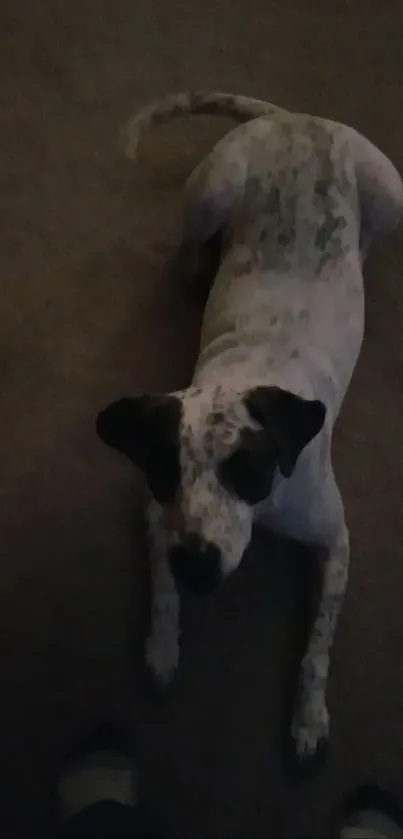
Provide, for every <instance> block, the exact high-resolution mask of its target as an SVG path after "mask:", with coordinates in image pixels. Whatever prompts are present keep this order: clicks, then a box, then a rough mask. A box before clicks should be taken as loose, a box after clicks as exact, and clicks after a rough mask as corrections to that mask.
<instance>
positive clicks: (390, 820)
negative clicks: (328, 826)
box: [337, 785, 403, 839]
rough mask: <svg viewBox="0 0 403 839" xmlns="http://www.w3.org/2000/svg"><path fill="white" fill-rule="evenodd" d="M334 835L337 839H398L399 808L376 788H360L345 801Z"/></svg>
mask: <svg viewBox="0 0 403 839" xmlns="http://www.w3.org/2000/svg"><path fill="white" fill-rule="evenodd" d="M337 835H338V836H339V837H340V839H400V838H401V837H403V812H402V808H401V806H400V804H399V802H398V801H397V800H396V799H395V798H394V797H393V796H392V795H389V794H388V793H386V792H384V791H383V790H381V789H380V788H379V787H377V786H372V785H371V786H369V785H368V786H364V787H361V788H360V789H359V790H358V791H357V792H356V793H355V794H354V795H353V796H352V798H351V799H350V801H348V802H347V805H346V807H345V809H344V814H343V816H342V819H341V826H340V825H339V828H338V832H337Z"/></svg>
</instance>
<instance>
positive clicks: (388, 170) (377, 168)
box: [349, 129, 403, 235]
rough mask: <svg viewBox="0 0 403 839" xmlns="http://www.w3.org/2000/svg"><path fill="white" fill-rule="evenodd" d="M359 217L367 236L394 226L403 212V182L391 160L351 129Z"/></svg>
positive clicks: (350, 144)
mask: <svg viewBox="0 0 403 839" xmlns="http://www.w3.org/2000/svg"><path fill="white" fill-rule="evenodd" d="M350 132H351V134H350V140H349V147H350V150H351V152H352V156H353V160H354V164H355V174H356V178H357V187H358V197H359V200H360V210H361V219H362V224H363V226H364V228H366V229H367V231H368V233H369V234H370V235H372V234H375V233H388V232H390V231H391V230H394V228H395V227H397V225H398V223H399V220H400V218H401V216H402V213H403V184H402V179H401V177H400V175H399V172H398V171H397V169H396V168H395V167H394V165H393V163H392V162H391V161H390V160H389V158H387V157H386V155H384V154H383V153H382V152H381V151H380V150H379V149H378V148H377V147H376V146H374V145H373V143H371V142H370V141H369V140H367V139H366V137H363V136H362V134H359V133H358V131H354V130H353V129H350Z"/></svg>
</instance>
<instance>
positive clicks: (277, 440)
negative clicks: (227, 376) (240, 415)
mask: <svg viewBox="0 0 403 839" xmlns="http://www.w3.org/2000/svg"><path fill="white" fill-rule="evenodd" d="M245 404H246V407H247V409H248V411H249V413H250V415H251V417H252V418H253V419H254V420H256V422H258V423H259V424H260V425H262V426H263V428H264V430H265V431H266V432H267V434H268V435H269V437H270V439H271V440H272V441H273V445H274V446H275V449H276V454H277V458H278V464H279V468H280V471H281V472H282V474H283V475H284V476H285V477H286V478H289V477H290V475H291V474H292V472H293V470H294V468H295V464H296V462H297V460H298V457H299V455H300V454H301V452H302V449H304V448H305V446H307V445H308V443H310V441H311V440H313V438H314V437H316V435H317V434H319V431H320V430H321V429H322V427H323V423H324V421H325V416H326V408H325V406H324V404H323V402H320V401H319V400H318V399H313V400H308V399H303V398H302V397H301V396H296V395H295V394H294V393H290V392H289V391H287V390H282V389H281V388H279V387H264V386H260V387H255V388H253V390H250V391H249V393H248V394H247V396H246V398H245Z"/></svg>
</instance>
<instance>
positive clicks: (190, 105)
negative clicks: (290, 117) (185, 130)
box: [124, 92, 282, 160]
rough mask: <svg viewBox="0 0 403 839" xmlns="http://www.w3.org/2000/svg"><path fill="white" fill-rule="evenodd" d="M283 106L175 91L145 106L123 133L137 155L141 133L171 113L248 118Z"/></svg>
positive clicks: (127, 147)
mask: <svg viewBox="0 0 403 839" xmlns="http://www.w3.org/2000/svg"><path fill="white" fill-rule="evenodd" d="M281 112H282V109H281V108H277V107H276V106H275V105H270V103H269V102H264V101H263V100H262V99H252V98H250V97H249V96H238V95H234V94H232V93H218V92H217V93H216V92H213V93H175V94H173V95H171V96H167V97H166V98H165V99H161V100H160V101H159V102H155V103H153V104H152V105H147V106H146V107H145V108H142V109H141V110H140V111H139V112H138V113H137V114H136V115H135V116H134V117H132V119H131V120H129V122H128V124H127V126H126V128H125V133H124V148H125V152H126V154H127V156H128V157H130V158H131V159H132V160H134V159H135V157H136V154H137V147H138V144H139V140H140V135H141V133H142V132H143V130H145V129H147V128H149V127H150V125H151V124H152V123H153V122H165V121H166V120H168V119H170V118H171V117H182V116H185V115H186V114H219V115H220V116H227V117H233V118H234V119H236V120H237V121H238V122H248V121H249V120H251V119H255V117H259V116H263V115H265V114H278V113H281Z"/></svg>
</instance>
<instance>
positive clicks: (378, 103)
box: [0, 0, 403, 839]
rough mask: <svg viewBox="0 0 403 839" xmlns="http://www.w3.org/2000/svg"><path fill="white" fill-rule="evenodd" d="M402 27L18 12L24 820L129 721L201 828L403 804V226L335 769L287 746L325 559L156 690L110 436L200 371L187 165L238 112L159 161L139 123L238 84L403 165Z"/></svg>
mask: <svg viewBox="0 0 403 839" xmlns="http://www.w3.org/2000/svg"><path fill="white" fill-rule="evenodd" d="M402 27H403V7H402V3H401V0H386V1H385V2H383V3H380V2H377V0H373V1H372V2H364V0H349V1H348V0H344V1H343V2H339V3H333V2H330V0H309V2H306V3H303V2H299V0H284V2H276V0H255V2H253V0H252V2H250V0H249V2H245V0H194V2H189V0H170V2H168V0H148V2H145V1H144V2H142V0H137V2H136V0H113V2H112V0H97V2H94V0H69V2H67V0H37V2H32V0H18V2H17V0H3V2H2V4H1V7H0V33H1V36H0V37H1V46H0V67H1V86H0V97H1V109H0V112H1V135H0V142H1V146H2V150H1V159H0V166H1V190H0V208H1V237H2V244H1V251H0V253H1V284H2V286H1V305H0V364H1V387H0V394H1V396H0V398H1V412H0V469H1V484H0V486H1V506H0V528H1V553H0V557H1V578H0V666H1V676H2V684H1V692H0V711H1V713H0V738H1V752H0V755H1V770H2V771H1V785H0V795H1V806H0V834H1V835H2V836H3V835H8V834H10V835H14V836H16V835H21V832H22V831H24V830H25V831H27V832H29V830H30V829H31V828H30V825H31V824H32V820H33V819H34V818H37V817H38V816H39V815H41V813H43V814H45V813H46V799H47V796H48V794H49V791H50V789H51V785H52V781H53V779H54V775H55V771H56V766H57V761H58V760H59V758H60V755H61V753H62V752H63V750H64V749H65V748H66V747H67V746H68V745H69V743H70V742H71V740H72V738H74V737H75V736H76V735H77V734H79V733H80V732H81V731H82V729H83V728H85V727H86V726H88V725H90V724H91V722H92V721H93V720H94V719H97V718H99V717H104V716H112V717H113V718H116V719H121V720H126V721H127V722H128V723H129V724H130V725H131V726H132V728H133V730H134V731H136V732H137V738H138V749H139V763H140V767H141V776H142V781H143V790H144V795H145V798H146V800H147V802H148V803H152V804H153V805H154V807H155V809H156V811H157V813H158V815H159V816H160V817H161V818H162V819H163V820H164V821H165V822H166V823H167V824H168V825H169V826H170V828H171V830H172V831H173V833H174V835H177V836H178V837H189V836H192V837H227V839H228V837H248V839H250V837H256V839H257V837H261V839H264V837H270V836H272V835H276V836H278V835H283V836H288V837H290V836H302V835H309V836H323V835H324V833H325V832H326V831H327V830H328V825H329V823H330V821H331V814H332V811H333V809H334V807H335V806H337V802H338V801H339V800H340V796H341V795H342V794H343V793H344V792H345V791H347V790H348V789H350V788H351V787H352V786H353V785H355V784H356V783H358V782H360V781H362V780H366V779H367V778H373V779H378V780H379V781H380V782H381V783H383V784H384V785H386V786H388V787H390V788H391V789H393V790H395V791H396V792H397V793H398V794H403V784H402V778H403V652H402V651H403V611H402V603H403V562H402V553H403V546H402V544H403V513H402V510H403V443H402V417H403V366H402V365H403V350H402V346H403V343H402V335H403V285H402V284H403V277H402V276H401V274H402V271H401V264H402V255H403V250H402V241H401V237H400V240H399V236H398V235H396V236H395V237H392V238H391V239H390V240H388V241H386V242H384V243H381V244H379V245H378V246H377V248H376V249H375V250H374V251H373V252H372V255H371V259H370V261H369V264H368V269H367V272H366V273H367V277H366V280H367V282H366V285H367V335H366V342H365V347H364V350H363V353H362V357H361V360H360V363H359V366H358V369H357V372H356V375H355V377H354V381H353V385H352V387H351V390H350V393H349V396H348V400H347V402H346V405H345V409H344V412H343V415H342V418H341V421H340V424H339V427H338V435H337V440H336V444H335V460H336V467H337V471H338V474H339V476H340V481H341V484H342V488H343V491H344V496H345V501H346V506H347V511H348V519H349V522H350V526H351V533H352V541H353V568H352V573H351V584H350V589H349V595H348V598H347V602H346V606H345V609H344V612H343V617H342V620H341V622H340V628H339V632H338V635H337V643H336V645H335V650H334V656H333V669H332V679H331V689H330V697H329V699H330V706H331V711H332V754H331V756H330V758H329V762H328V764H327V766H326V767H325V768H324V769H323V770H322V771H321V772H320V773H318V774H317V775H316V776H315V777H312V778H310V779H307V780H306V781H305V782H303V783H301V782H294V781H293V782H290V781H289V780H287V777H286V774H285V772H284V768H283V764H282V758H281V734H282V726H283V717H284V710H285V705H286V693H287V685H288V682H289V680H290V678H291V677H292V674H293V672H294V668H295V666H296V649H297V641H298V634H299V633H300V631H301V630H300V620H301V602H300V601H301V598H300V590H301V588H302V589H303V588H304V584H303V579H304V575H303V573H302V568H301V567H299V562H298V556H297V555H295V554H294V553H291V552H289V551H287V550H286V549H285V548H284V547H283V548H282V549H281V550H279V551H273V549H272V547H271V546H270V545H266V544H265V543H264V542H261V541H259V539H258V540H257V543H256V546H255V550H254V551H252V554H251V556H250V557H249V558H248V559H247V560H245V563H244V565H243V567H242V568H241V570H240V572H239V574H238V575H235V576H234V577H233V579H232V580H231V581H229V582H228V586H227V587H225V588H224V589H223V591H222V592H221V593H220V594H219V596H217V598H216V599H215V600H212V601H211V602H209V603H208V604H206V605H205V606H204V607H200V610H198V612H197V614H196V613H193V614H191V615H189V617H188V624H189V629H188V635H187V639H186V642H185V650H184V659H183V668H182V671H181V673H180V676H179V678H178V681H177V683H176V685H175V687H174V688H173V690H172V695H171V698H170V699H169V701H168V702H167V703H166V704H165V705H161V706H158V705H157V706H156V705H152V704H151V703H150V702H149V700H148V699H147V698H146V696H145V695H144V692H143V688H142V681H141V677H140V669H139V663H140V656H139V651H140V644H141V638H142V631H143V626H142V625H143V618H144V614H145V611H146V606H145V604H146V598H147V583H146V572H145V563H144V544H143V537H142V531H141V524H140V511H139V502H138V501H136V498H137V497H138V491H137V484H136V479H135V478H133V476H132V472H131V470H130V467H129V466H128V465H126V464H125V463H124V462H123V461H122V462H121V461H120V460H119V459H118V458H117V457H116V458H115V457H114V456H113V454H112V453H110V452H109V451H107V450H106V448H104V447H103V446H102V445H101V444H100V443H99V442H98V440H97V439H96V437H95V434H94V431H93V419H94V416H95V414H96V412H97V410H98V409H99V407H101V406H103V405H104V404H105V403H106V402H107V401H108V400H110V399H113V398H115V397H116V396H120V395H122V394H123V393H125V392H129V391H130V390H134V389H135V390H138V389H142V388H147V389H156V388H161V389H168V388H173V387H178V386H183V385H185V384H186V383H187V382H188V380H189V376H190V372H191V369H192V363H193V360H194V357H195V352H196V347H197V340H198V325H199V314H198V312H197V311H196V310H195V309H194V308H192V307H191V305H190V304H189V303H188V302H186V301H185V300H184V299H183V298H182V296H181V295H180V293H179V292H178V288H177V287H176V286H175V284H172V285H171V284H170V283H169V282H167V280H166V279H164V274H163V269H164V266H165V264H166V261H167V259H168V258H169V257H170V255H172V253H173V250H174V248H175V244H176V242H177V238H178V230H179V218H180V216H179V209H180V194H181V187H182V183H183V181H184V178H185V176H186V174H187V173H188V172H189V170H190V169H191V167H192V165H194V164H195V163H196V162H197V160H198V159H199V157H200V156H201V155H202V154H203V153H205V152H206V151H207V149H209V148H210V146H211V144H212V142H213V141H214V140H215V139H216V138H218V137H219V136H220V135H221V134H222V133H223V131H224V130H226V129H227V127H228V124H227V123H224V122H222V121H221V120H214V119H207V118H199V119H192V120H184V121H183V122H182V121H176V122H175V124H172V125H171V126H168V127H166V128H164V129H158V130H157V129H156V130H155V131H154V132H153V133H152V135H150V136H148V137H147V140H146V142H145V143H144V145H143V148H142V154H141V159H140V163H139V165H138V166H137V168H135V167H133V166H132V165H131V164H129V163H128V162H126V161H125V160H124V159H123V158H122V157H121V156H120V153H119V149H118V142H117V137H118V130H119V127H120V126H121V124H122V123H123V122H124V120H125V119H126V118H127V117H128V116H129V115H130V114H131V112H132V111H133V110H134V108H135V107H136V106H137V105H138V104H140V103H143V102H146V101H148V100H150V99H153V98H154V97H157V96H160V95H162V94H164V93H166V92H170V91H175V90H178V89H180V88H188V87H192V88H204V89H210V88H221V89H224V90H225V89H227V90H231V91H235V92H242V93H244V94H251V95H255V96H261V97H263V98H267V99H270V100H272V101H273V102H277V103H278V104H281V105H284V106H285V107H289V108H293V109H298V110H307V111H310V112H314V113H321V114H324V115H326V116H329V117H332V118H335V119H340V120H342V121H345V122H349V123H351V124H353V125H354V126H355V127H357V128H358V129H360V130H361V131H363V132H365V133H366V134H368V136H369V137H370V138H371V139H372V140H373V141H375V142H377V143H378V144H379V145H380V146H381V147H382V149H383V150H384V151H385V152H386V153H387V154H389V155H390V157H391V158H392V159H393V160H394V162H395V163H396V165H397V166H398V167H399V166H400V169H403V84H402V77H403V51H402V48H401V43H402ZM133 507H134V510H135V512H134V515H133Z"/></svg>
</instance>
